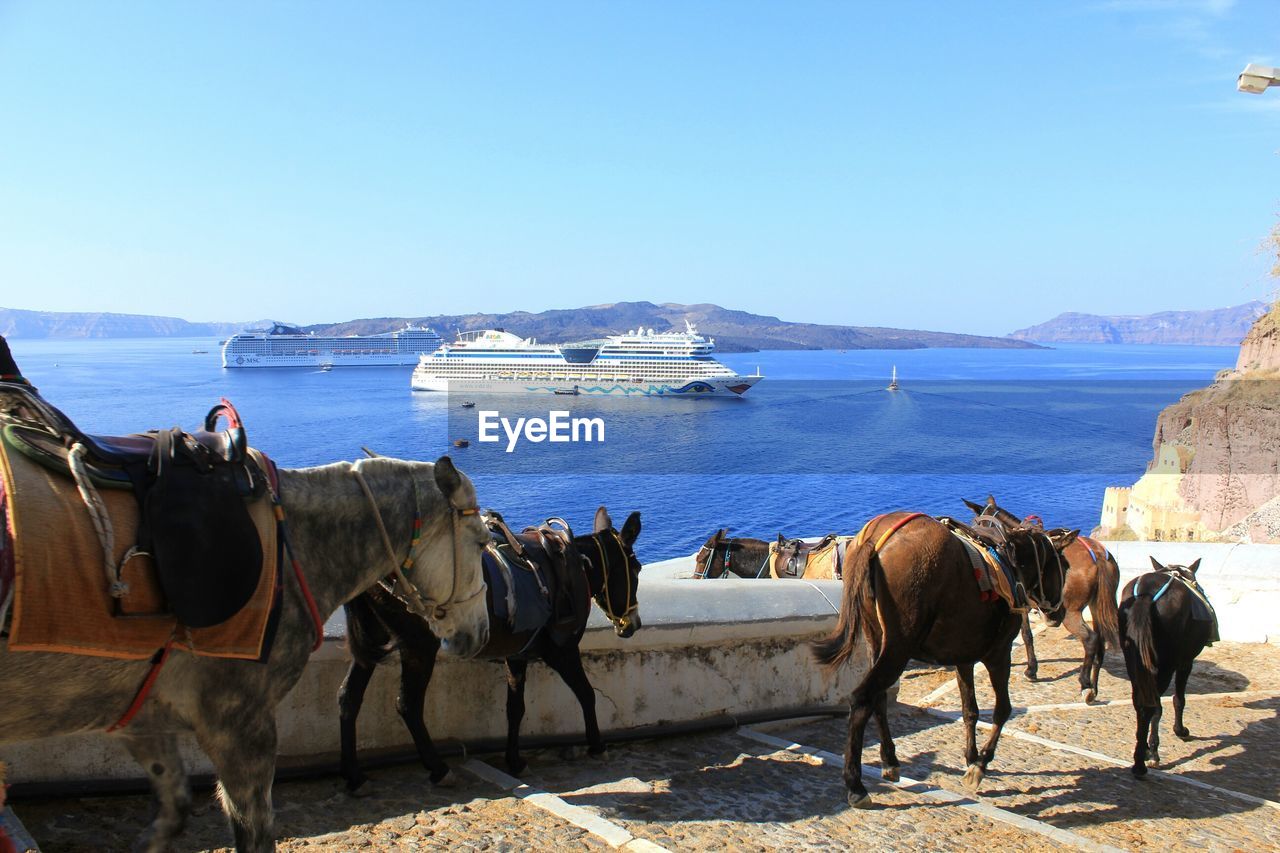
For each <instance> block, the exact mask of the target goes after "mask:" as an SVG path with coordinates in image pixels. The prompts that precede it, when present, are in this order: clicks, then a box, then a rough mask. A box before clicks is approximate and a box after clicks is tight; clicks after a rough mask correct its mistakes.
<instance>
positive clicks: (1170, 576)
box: [1151, 575, 1173, 602]
mask: <svg viewBox="0 0 1280 853" xmlns="http://www.w3.org/2000/svg"><path fill="white" fill-rule="evenodd" d="M1171 583H1173V575H1169V579H1168V580H1167V581H1165V582H1164V586H1162V587H1160V591H1159V592H1157V593H1156V594H1155V595H1153V596H1151V600H1152V602H1156V601H1159V600H1160V596H1162V595H1164V593H1165V590H1167V589H1168V588H1169V585H1170V584H1171Z"/></svg>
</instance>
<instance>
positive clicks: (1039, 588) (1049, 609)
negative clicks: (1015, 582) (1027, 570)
mask: <svg viewBox="0 0 1280 853" xmlns="http://www.w3.org/2000/svg"><path fill="white" fill-rule="evenodd" d="M1024 529H1025V530H1026V531H1027V533H1029V534H1030V536H1031V550H1032V551H1034V552H1035V555H1036V593H1037V595H1035V596H1031V594H1030V592H1028V590H1027V588H1026V586H1025V585H1024V586H1023V587H1022V591H1023V592H1026V593H1027V595H1028V597H1032V598H1034V599H1035V602H1036V607H1038V608H1039V609H1040V612H1041V613H1045V614H1048V613H1055V612H1057V610H1058V609H1059V608H1060V607H1062V601H1063V598H1064V596H1065V594H1066V586H1067V570H1066V569H1064V568H1063V567H1062V552H1061V551H1059V550H1058V549H1057V548H1055V547H1054V545H1053V540H1052V539H1050V537H1049V534H1048V533H1045V532H1044V531H1043V530H1038V529H1035V528H1031V527H1027V528H1024ZM1041 539H1044V540H1045V544H1046V545H1047V546H1048V548H1049V552H1050V553H1051V554H1053V557H1054V561H1055V563H1056V564H1057V566H1058V600H1057V602H1055V603H1054V604H1047V603H1045V602H1044V601H1043V600H1042V597H1043V596H1044V594H1045V592H1044V570H1045V564H1046V563H1048V560H1047V559H1041V556H1040V540H1041ZM1019 583H1020V584H1021V581H1019Z"/></svg>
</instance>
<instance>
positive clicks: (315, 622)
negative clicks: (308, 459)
mask: <svg viewBox="0 0 1280 853" xmlns="http://www.w3.org/2000/svg"><path fill="white" fill-rule="evenodd" d="M262 458H263V459H265V460H266V462H267V478H268V479H269V480H270V482H271V505H272V509H273V511H274V512H275V516H276V531H277V535H279V537H280V540H281V541H282V542H284V550H285V552H286V553H287V554H288V555H289V565H290V566H292V567H293V576H294V577H295V578H297V579H298V588H299V589H300V590H302V599H303V601H305V602H306V603H307V612H308V613H310V614H311V626H312V630H313V631H314V632H315V635H316V641H315V643H314V644H312V646H311V651H313V652H314V651H317V650H318V649H319V648H320V646H322V645H323V644H324V617H322V616H321V615H320V608H319V606H318V605H317V604H316V600H315V597H314V596H312V594H311V587H310V586H308V585H307V576H306V575H305V574H303V572H302V564H301V563H299V562H298V558H297V557H295V556H294V555H293V543H291V542H290V541H289V529H288V527H286V526H285V523H284V504H282V503H281V502H280V477H279V471H278V469H277V468H276V463H275V462H274V461H272V459H271V458H270V457H268V456H267V455H266V454H265V453H264V454H262Z"/></svg>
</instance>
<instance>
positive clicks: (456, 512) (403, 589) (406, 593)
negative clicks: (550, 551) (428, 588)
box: [351, 459, 485, 622]
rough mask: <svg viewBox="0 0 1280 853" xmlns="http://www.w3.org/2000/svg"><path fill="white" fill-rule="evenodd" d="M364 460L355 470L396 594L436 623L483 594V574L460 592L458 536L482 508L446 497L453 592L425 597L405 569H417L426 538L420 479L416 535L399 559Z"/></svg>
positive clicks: (415, 497)
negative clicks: (460, 528) (463, 524)
mask: <svg viewBox="0 0 1280 853" xmlns="http://www.w3.org/2000/svg"><path fill="white" fill-rule="evenodd" d="M362 462H364V460H363V459H360V460H357V461H356V462H354V463H352V467H351V473H352V475H353V476H354V477H355V478H356V482H358V483H359V484H360V489H361V491H363V492H364V495H365V497H366V498H368V500H369V508H370V509H372V510H373V518H374V521H376V522H377V524H378V533H380V534H381V535H382V544H383V547H385V548H386V550H387V558H388V559H389V560H390V561H391V575H392V576H393V577H394V578H395V589H394V590H393V593H394V594H395V595H396V596H397V597H398V598H400V599H401V600H402V601H404V603H405V604H406V605H407V606H408V608H409V609H410V610H411V611H413V612H414V613H416V614H418V615H419V616H421V617H422V618H424V619H427V620H429V621H433V622H434V621H440V620H443V619H445V618H447V617H448V615H449V610H450V609H451V608H454V607H457V606H459V605H462V604H466V603H467V602H468V601H471V600H472V599H473V598H477V597H478V596H481V595H483V594H484V591H485V584H484V579H483V577H482V576H480V575H478V576H477V577H478V580H479V583H478V585H477V586H476V588H475V589H474V590H472V591H471V592H469V593H467V594H465V595H460V594H459V592H458V585H459V584H458V574H459V572H460V571H461V565H462V560H461V553H462V542H461V537H459V535H458V525H459V524H460V523H461V522H462V520H463V519H464V518H466V517H467V516H471V515H478V514H479V512H480V508H479V507H476V506H471V507H458V506H455V505H454V503H453V499H452V498H451V497H446V500H448V502H449V521H450V526H449V532H450V535H451V538H452V540H453V542H452V544H453V572H452V575H451V579H450V584H449V594H448V595H447V596H445V597H444V598H443V599H440V600H435V599H431V598H429V597H426V596H424V595H423V594H422V593H421V592H420V591H419V590H418V587H417V586H416V585H415V584H414V583H413V581H411V580H409V578H408V576H407V575H406V574H405V572H407V571H409V570H411V569H412V568H413V565H414V562H415V560H416V557H415V554H416V552H417V550H418V543H419V542H420V541H421V540H422V505H421V500H420V496H419V494H418V480H417V478H416V477H413V478H411V480H412V482H413V535H412V538H411V539H410V541H409V552H408V553H407V554H406V555H405V558H404V560H402V561H397V560H396V551H395V548H394V547H392V545H391V537H390V536H389V535H388V534H387V526H386V524H385V523H384V522H383V520H382V510H381V509H379V507H378V502H377V500H376V499H375V498H374V496H373V490H372V489H370V488H369V482H368V481H367V480H365V478H364V474H363V473H362V472H361V471H360V464H361V463H362Z"/></svg>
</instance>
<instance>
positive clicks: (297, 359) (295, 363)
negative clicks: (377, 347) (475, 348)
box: [222, 352, 421, 367]
mask: <svg viewBox="0 0 1280 853" xmlns="http://www.w3.org/2000/svg"><path fill="white" fill-rule="evenodd" d="M420 355H421V353H417V352H404V353H389V354H378V355H359V354H342V355H339V354H338V353H329V352H324V353H317V354H316V355H261V354H256V353H234V352H224V353H223V354H222V366H223V367H320V366H322V365H325V364H332V365H333V366H334V367H389V366H397V365H410V364H417V363H418V358H419V357H420Z"/></svg>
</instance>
